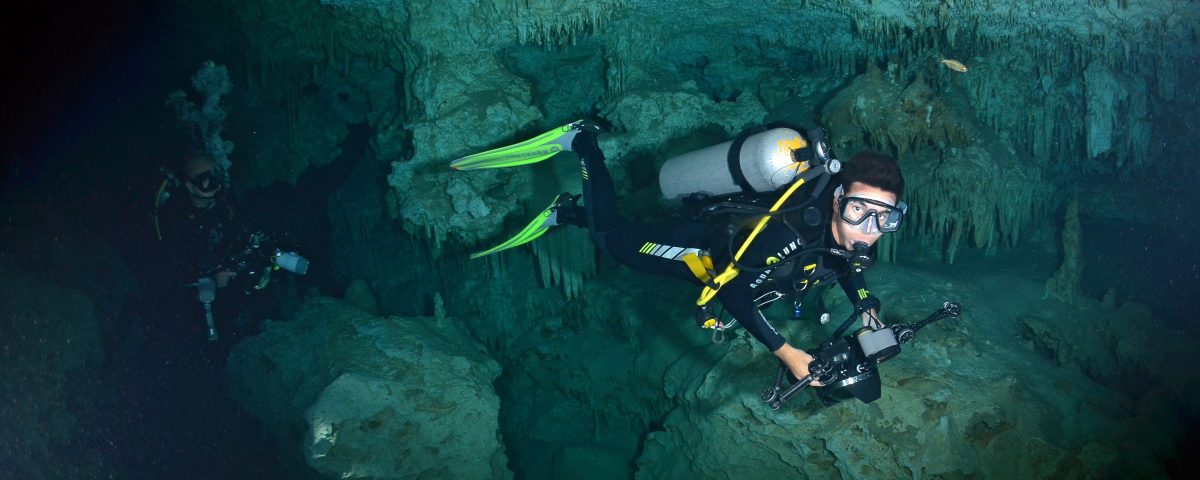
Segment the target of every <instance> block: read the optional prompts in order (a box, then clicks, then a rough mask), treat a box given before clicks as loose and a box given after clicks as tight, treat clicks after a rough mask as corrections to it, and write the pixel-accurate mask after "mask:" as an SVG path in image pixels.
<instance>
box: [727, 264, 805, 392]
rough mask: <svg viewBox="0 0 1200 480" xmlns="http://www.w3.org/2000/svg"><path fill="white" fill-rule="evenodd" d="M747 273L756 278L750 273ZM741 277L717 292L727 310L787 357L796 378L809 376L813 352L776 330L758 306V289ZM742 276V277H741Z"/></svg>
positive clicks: (756, 335)
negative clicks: (807, 351)
mask: <svg viewBox="0 0 1200 480" xmlns="http://www.w3.org/2000/svg"><path fill="white" fill-rule="evenodd" d="M743 276H745V277H746V278H752V277H750V276H749V275H743ZM741 277H742V276H739V277H738V278H735V279H734V281H733V282H731V283H730V284H729V285H726V286H725V288H722V289H721V291H720V292H719V293H718V294H717V298H718V299H720V300H721V304H722V305H724V306H725V310H726V311H727V312H729V313H730V314H731V315H733V318H736V319H737V321H738V323H739V324H741V325H742V327H743V328H745V329H746V331H747V332H750V335H751V336H753V337H754V338H755V339H756V340H758V341H759V343H762V344H763V346H765V347H767V349H768V350H770V351H771V353H773V354H775V356H776V357H778V358H779V359H780V360H781V361H783V363H784V364H786V365H787V366H788V370H790V371H791V372H792V375H795V376H796V378H804V377H806V376H808V364H809V362H812V356H811V355H809V354H808V353H806V352H805V351H804V350H800V349H798V348H796V347H793V346H791V345H790V344H788V343H787V340H786V339H784V338H783V335H780V334H779V332H777V331H775V328H774V327H772V326H771V324H770V323H768V322H767V319H766V317H765V316H763V314H762V312H761V311H759V310H758V309H757V308H754V301H753V298H754V297H753V294H754V293H758V292H754V290H752V289H750V288H749V284H748V282H747V281H746V279H745V278H741ZM739 279H741V281H738V280H739ZM813 386H816V387H820V386H821V383H820V382H814V383H813Z"/></svg>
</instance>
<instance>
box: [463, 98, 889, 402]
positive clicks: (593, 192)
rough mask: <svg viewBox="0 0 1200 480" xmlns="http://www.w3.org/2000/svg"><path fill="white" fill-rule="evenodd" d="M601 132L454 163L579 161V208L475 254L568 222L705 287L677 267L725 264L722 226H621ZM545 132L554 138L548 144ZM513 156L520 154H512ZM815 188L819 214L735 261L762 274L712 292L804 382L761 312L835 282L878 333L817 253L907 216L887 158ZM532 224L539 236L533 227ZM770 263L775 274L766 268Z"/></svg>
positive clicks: (662, 271)
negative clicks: (703, 259)
mask: <svg viewBox="0 0 1200 480" xmlns="http://www.w3.org/2000/svg"><path fill="white" fill-rule="evenodd" d="M598 131H599V128H598V127H596V126H595V125H594V124H591V123H590V122H587V121H580V122H575V123H573V124H570V125H568V126H565V127H562V128H561V129H559V130H557V131H552V132H547V134H544V135H543V136H541V137H538V138H537V139H534V140H537V141H538V143H534V144H529V142H525V143H522V144H517V145H515V146H513V147H505V148H504V149H497V150H493V151H489V152H484V153H483V154H478V155H476V156H471V157H464V158H463V159H459V160H457V161H455V163H453V164H451V166H452V167H454V168H456V169H461V170H468V169H473V168H492V167H497V166H513V165H520V164H524V163H532V161H540V160H543V159H545V158H549V156H552V155H553V154H554V153H557V152H558V151H565V150H569V151H574V152H576V153H578V154H579V156H580V158H581V164H582V177H583V198H584V206H583V207H579V206H576V205H575V200H577V197H573V196H571V195H569V194H563V195H560V196H559V197H558V198H557V199H556V200H555V202H554V204H552V205H551V206H550V207H549V208H547V210H546V211H544V212H543V215H542V217H545V221H544V222H543V223H542V224H541V225H538V224H537V222H538V220H535V223H531V224H530V227H527V229H526V231H523V232H522V234H519V235H518V237H514V240H515V239H522V240H521V241H520V242H511V241H510V242H506V243H505V244H502V245H501V246H499V247H497V248H494V249H492V250H489V251H487V252H483V253H482V254H487V253H492V252H495V251H499V250H501V249H504V248H511V247H512V246H515V245H519V244H520V243H524V242H527V241H530V240H532V238H536V237H537V235H540V234H541V233H542V232H543V231H544V229H545V228H549V227H551V226H554V225H558V224H573V225H577V226H581V227H584V228H587V229H588V230H589V233H590V236H591V239H592V241H593V242H594V243H595V245H596V246H597V247H598V248H600V249H602V250H604V251H606V252H608V254H609V255H611V256H612V257H613V258H614V259H615V260H616V261H617V262H619V263H621V264H624V265H626V266H628V267H630V268H632V269H634V270H637V271H641V272H646V273H653V274H657V275H662V276H667V277H671V278H677V279H680V280H683V281H687V282H691V283H694V284H697V285H704V284H705V283H704V282H703V281H701V279H700V278H699V277H698V276H697V274H696V273H695V272H694V271H693V269H692V268H690V267H689V266H688V265H687V264H686V263H685V262H684V261H682V259H683V257H684V256H686V255H687V254H688V253H693V252H697V251H704V252H712V253H713V257H714V258H713V260H714V263H715V264H718V265H720V264H727V263H729V261H730V258H731V254H730V252H731V251H732V248H729V246H730V243H729V242H731V240H730V239H729V238H728V237H727V236H726V237H722V236H721V235H720V230H723V229H725V228H726V226H727V225H718V224H713V223H711V222H707V221H688V222H683V223H679V224H672V225H651V224H639V223H633V222H630V221H628V220H626V219H625V218H623V217H622V216H621V215H620V213H619V212H618V211H617V199H616V192H615V189H614V187H613V182H612V178H611V176H610V175H609V172H608V169H607V168H606V167H605V165H604V154H603V152H601V151H600V148H599V145H598V144H597V138H596V136H597V132H598ZM552 134H554V135H555V136H553V137H547V136H548V135H552ZM534 140H531V141H530V142H533V141H534ZM519 148H524V149H526V152H525V153H523V152H521V151H519V150H517V149H519ZM514 151H515V152H516V153H513V152H514ZM532 154H539V155H543V156H542V157H536V158H537V159H534V160H532V161H529V160H530V158H534V157H532ZM514 158H516V159H517V160H514ZM819 185H825V188H824V189H823V190H822V191H820V192H815V193H816V195H815V198H816V200H815V201H814V203H813V204H812V206H813V207H815V208H816V210H815V211H805V212H804V214H807V215H803V214H802V216H804V217H805V220H807V221H800V222H771V223H768V224H767V226H766V228H765V229H764V230H763V231H762V232H761V233H760V234H759V235H758V237H757V239H755V240H754V241H753V242H752V243H750V244H749V245H748V248H747V250H746V251H745V253H744V254H743V255H742V256H741V257H740V262H741V264H743V265H758V266H763V268H761V269H757V270H761V271H754V272H751V271H747V272H743V273H742V274H740V275H737V276H736V277H733V279H732V280H730V281H728V282H726V283H724V284H723V285H721V286H720V288H719V289H718V290H717V293H716V298H717V299H718V300H720V301H721V304H722V305H723V306H724V307H725V310H727V311H728V312H729V313H730V314H732V315H733V317H734V318H735V319H736V320H737V321H738V322H739V323H741V324H742V325H743V326H744V327H745V328H746V330H747V331H748V332H750V334H751V335H752V336H754V338H755V339H757V340H758V341H759V342H761V343H762V344H763V345H764V346H766V347H767V348H768V349H769V350H770V351H771V352H772V353H774V354H775V355H776V356H777V357H779V358H780V360H782V361H783V362H784V363H785V364H786V365H787V366H788V368H789V370H791V373H792V374H793V375H795V376H796V377H797V378H804V377H806V376H807V375H808V364H809V363H810V362H811V361H812V356H810V355H809V354H808V353H806V352H804V351H803V350H800V349H797V348H795V347H793V346H791V345H789V344H788V343H787V341H786V340H785V339H784V338H783V336H781V335H780V334H779V333H778V332H777V331H776V330H775V328H774V327H773V326H771V324H770V323H769V322H767V320H766V318H765V317H764V316H763V314H762V313H761V311H759V308H761V307H762V306H764V305H765V303H770V301H773V300H777V299H779V298H781V297H782V295H780V294H800V293H803V292H804V291H806V290H807V289H808V288H809V287H811V286H816V285H818V284H821V283H824V282H828V281H829V280H831V279H832V278H836V279H837V280H838V283H839V284H840V285H841V287H842V289H843V290H844V291H845V292H846V295H847V296H848V297H849V298H850V300H851V302H852V303H854V304H855V305H856V306H864V307H867V308H865V310H866V313H864V319H863V321H864V323H870V324H871V326H872V327H874V328H882V327H883V325H882V324H881V323H879V320H878V300H877V299H876V298H875V297H873V296H872V295H870V292H869V291H868V290H867V288H866V282H865V280H864V279H863V276H862V273H861V269H853V268H851V263H850V262H849V261H847V260H846V258H845V257H838V256H833V255H829V254H827V253H822V252H821V249H819V248H815V247H824V251H825V252H828V249H829V248H836V249H840V250H842V251H865V250H866V249H867V248H869V247H870V246H871V245H873V244H874V243H875V242H876V241H878V240H879V238H880V236H881V235H882V234H883V233H887V232H894V231H895V230H896V229H898V228H899V225H900V220H901V219H902V218H903V215H904V213H905V210H906V209H907V207H906V206H905V205H904V204H903V203H902V202H899V197H900V196H901V195H902V194H903V191H904V179H903V176H902V175H901V173H900V169H899V167H898V166H897V164H896V162H895V161H894V160H892V159H891V158H890V157H887V156H884V155H882V154H879V153H874V152H861V153H859V154H858V155H855V156H854V158H852V159H851V160H850V162H848V164H847V165H846V166H845V168H844V170H843V171H842V172H841V173H840V174H839V175H838V176H837V177H835V178H834V181H832V182H828V183H821V184H819ZM810 190H811V189H810ZM809 193H810V194H812V193H813V192H811V191H810V192H809ZM539 218H541V217H539ZM796 224H799V225H800V227H799V228H797V227H796V226H795V225H796ZM535 226H536V227H538V228H539V230H537V231H533V230H532V229H531V227H535ZM479 255H481V254H476V256H479ZM772 265H779V267H778V268H772V267H771V266H772ZM797 269H799V270H797ZM785 270H786V272H785ZM814 385H819V384H817V383H814Z"/></svg>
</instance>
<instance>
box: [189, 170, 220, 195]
mask: <svg viewBox="0 0 1200 480" xmlns="http://www.w3.org/2000/svg"><path fill="white" fill-rule="evenodd" d="M223 180H224V179H223V178H222V177H221V175H220V174H219V173H217V172H216V170H209V171H207V172H203V173H199V174H197V175H195V176H191V177H188V179H187V182H188V183H190V184H191V185H192V187H194V188H195V189H196V191H198V192H200V193H212V192H215V191H217V190H218V189H220V188H221V184H222V183H223Z"/></svg>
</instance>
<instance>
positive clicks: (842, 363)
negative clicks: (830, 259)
mask: <svg viewBox="0 0 1200 480" xmlns="http://www.w3.org/2000/svg"><path fill="white" fill-rule="evenodd" d="M860 313H861V309H855V311H854V313H852V314H851V315H850V317H849V318H847V323H844V324H843V326H842V328H839V329H838V332H837V334H835V335H834V338H833V339H831V340H829V341H827V342H825V343H823V344H821V346H820V347H818V348H817V349H815V350H813V351H812V352H811V353H812V356H813V361H812V363H809V365H808V371H809V374H808V376H806V377H804V378H801V379H799V380H796V381H795V382H793V383H791V385H790V386H787V387H786V388H785V386H784V385H785V384H784V381H786V380H790V379H794V378H795V377H793V376H792V375H791V371H790V370H789V369H788V367H787V365H786V364H784V363H783V362H780V364H779V372H778V373H776V374H775V383H774V384H773V385H771V386H770V387H767V388H766V389H765V390H763V393H762V399H763V402H766V404H767V405H768V406H770V407H771V409H772V410H778V409H779V407H780V406H781V405H783V403H784V402H787V401H788V400H790V399H791V398H792V397H794V396H796V394H797V393H799V392H800V390H803V389H804V388H806V387H808V386H809V385H812V383H813V382H814V381H819V382H821V383H822V384H824V385H826V386H827V387H826V389H833V390H843V389H848V393H850V394H851V395H848V396H846V395H843V397H847V398H848V397H851V396H852V397H854V398H858V399H859V400H860V401H862V402H864V403H870V402H871V401H874V400H875V399H877V398H879V375H878V373H877V372H876V370H875V367H876V365H878V364H880V363H883V362H884V361H886V360H888V359H890V358H892V357H894V356H895V355H896V354H898V353H899V352H900V347H899V344H901V343H907V342H909V341H910V340H912V339H913V336H914V335H915V334H916V332H917V331H918V330H920V329H922V328H924V327H925V326H926V325H929V324H930V323H933V322H936V321H938V320H942V319H946V318H953V317H957V316H958V315H959V314H961V313H962V306H961V305H959V304H958V303H957V302H946V303H945V304H943V305H942V308H941V309H939V310H938V311H936V312H934V313H933V314H931V315H930V316H928V317H926V318H925V319H924V320H921V321H920V322H917V323H914V324H911V325H906V324H898V325H893V326H891V327H890V328H886V327H885V328H882V329H879V330H874V331H872V330H871V329H867V328H864V329H862V330H860V331H859V332H857V333H855V334H854V335H848V336H845V337H842V336H841V334H842V333H843V332H844V331H845V327H846V325H847V324H848V322H850V321H851V320H853V319H854V318H855V317H856V316H857V315H858V314H860ZM885 332H886V333H887V334H888V335H887V336H888V337H889V338H888V339H887V340H888V341H886V342H884V341H883V340H881V339H879V338H877V337H878V336H879V335H883V334H884V333H885ZM893 334H894V338H893V337H892V335H893ZM885 344H886V345H885ZM880 346H887V348H882V349H881V348H878V347H880ZM818 396H820V397H821V399H822V401H824V402H825V404H826V406H828V405H832V404H833V403H836V402H838V401H840V400H841V398H833V397H832V394H831V393H830V392H827V391H824V390H823V391H821V392H819V395H818Z"/></svg>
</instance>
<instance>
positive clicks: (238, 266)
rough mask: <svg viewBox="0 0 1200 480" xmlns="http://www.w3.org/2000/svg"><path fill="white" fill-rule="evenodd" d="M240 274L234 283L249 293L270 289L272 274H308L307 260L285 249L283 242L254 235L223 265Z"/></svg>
mask: <svg viewBox="0 0 1200 480" xmlns="http://www.w3.org/2000/svg"><path fill="white" fill-rule="evenodd" d="M224 265H225V268H226V269H228V270H230V271H233V272H235V273H237V275H236V276H235V277H233V281H234V283H235V284H236V285H237V286H238V287H239V288H240V289H241V290H243V291H245V292H246V293H252V292H254V291H256V290H262V289H264V288H267V285H269V284H270V282H271V272H273V271H275V270H279V269H283V270H286V271H289V272H292V273H294V274H296V275H304V274H306V273H308V259H307V258H304V257H303V256H301V255H300V254H299V253H296V252H295V251H293V250H291V249H287V248H285V247H284V246H283V242H281V241H279V240H277V239H275V238H273V237H271V236H268V235H267V234H265V233H263V232H254V233H252V234H250V236H249V237H248V238H247V242H246V244H245V246H244V247H243V248H241V249H239V250H236V251H235V252H234V253H233V254H232V255H230V256H229V259H228V260H227V261H226V262H225V263H224Z"/></svg>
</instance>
